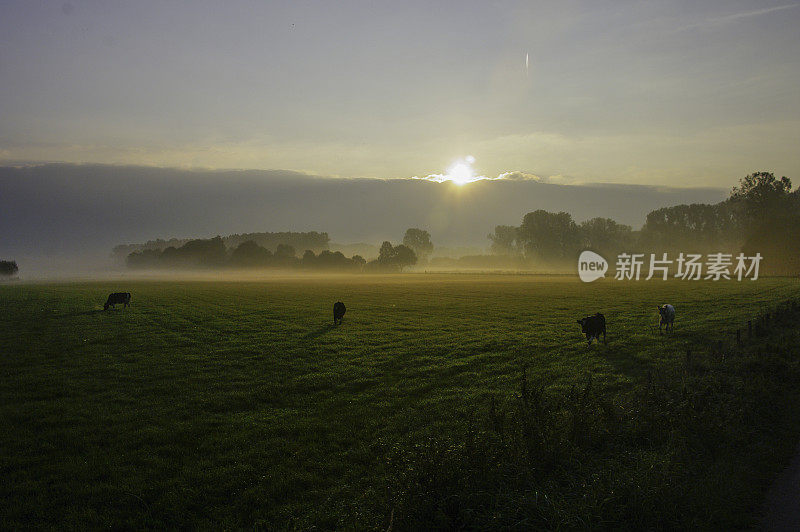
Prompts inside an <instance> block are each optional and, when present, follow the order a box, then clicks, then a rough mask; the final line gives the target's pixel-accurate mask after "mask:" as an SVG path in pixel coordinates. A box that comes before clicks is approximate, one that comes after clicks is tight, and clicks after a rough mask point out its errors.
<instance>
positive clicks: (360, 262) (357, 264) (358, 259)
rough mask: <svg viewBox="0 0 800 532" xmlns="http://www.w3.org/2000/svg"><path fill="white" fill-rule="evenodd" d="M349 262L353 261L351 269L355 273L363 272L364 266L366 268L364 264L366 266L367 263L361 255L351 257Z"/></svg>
mask: <svg viewBox="0 0 800 532" xmlns="http://www.w3.org/2000/svg"><path fill="white" fill-rule="evenodd" d="M350 260H352V261H353V267H354V268H355V269H356V270H357V271H361V270H363V269H364V266H366V264H367V261H366V260H365V259H364V257H362V256H361V255H353V258H352V259H350Z"/></svg>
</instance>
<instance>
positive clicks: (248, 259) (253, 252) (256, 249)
mask: <svg viewBox="0 0 800 532" xmlns="http://www.w3.org/2000/svg"><path fill="white" fill-rule="evenodd" d="M271 262H272V252H270V250H268V249H267V248H264V247H261V246H259V245H258V244H256V243H255V242H253V241H252V240H248V241H246V242H242V243H241V244H239V246H238V247H237V248H236V249H234V250H233V252H232V253H231V258H230V261H229V264H230V265H231V266H233V267H237V268H264V267H267V266H270V263H271Z"/></svg>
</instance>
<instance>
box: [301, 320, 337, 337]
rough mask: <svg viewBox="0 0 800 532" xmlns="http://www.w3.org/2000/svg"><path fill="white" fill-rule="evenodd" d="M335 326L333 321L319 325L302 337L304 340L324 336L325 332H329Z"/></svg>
mask: <svg viewBox="0 0 800 532" xmlns="http://www.w3.org/2000/svg"><path fill="white" fill-rule="evenodd" d="M335 328H336V325H334V324H332V323H329V324H327V325H322V326H321V327H318V328H316V329H314V330H313V331H309V332H307V333H306V334H304V335H303V336H302V339H303V340H313V339H315V338H319V337H320V336H322V335H323V334H325V333H327V332H329V331H332V330H333V329H335Z"/></svg>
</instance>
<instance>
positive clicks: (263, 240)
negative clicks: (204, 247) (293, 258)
mask: <svg viewBox="0 0 800 532" xmlns="http://www.w3.org/2000/svg"><path fill="white" fill-rule="evenodd" d="M220 238H221V239H222V242H223V244H224V245H225V247H227V248H231V249H235V248H236V247H238V246H239V245H240V244H243V243H244V242H248V241H252V242H255V243H256V244H258V245H259V246H261V247H264V248H266V249H268V250H270V251H271V252H275V251H277V248H278V245H280V244H283V245H286V246H291V247H293V248H294V249H304V250H305V249H310V250H312V251H314V252H316V253H319V252H320V251H324V250H326V249H328V248H329V246H330V238H329V237H328V233H318V232H317V231H308V232H295V231H282V232H261V233H242V234H232V235H228V236H223V237H220ZM191 240H193V239H190V238H170V239H168V240H164V239H161V238H159V239H156V240H148V241H147V242H145V243H144V244H121V245H118V246H115V247H114V249H113V250H112V256H113V257H114V258H116V259H122V260H124V259H126V258H127V257H128V256H129V255H130V254H131V253H133V252H135V251H164V250H165V249H167V248H170V247H171V248H176V249H177V248H180V247H182V246H184V245H186V244H187V243H189V242H190V241H191Z"/></svg>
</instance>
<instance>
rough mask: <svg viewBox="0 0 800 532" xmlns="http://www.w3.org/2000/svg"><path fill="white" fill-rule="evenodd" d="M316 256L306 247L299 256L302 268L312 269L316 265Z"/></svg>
mask: <svg viewBox="0 0 800 532" xmlns="http://www.w3.org/2000/svg"><path fill="white" fill-rule="evenodd" d="M316 262H317V256H316V255H314V252H313V251H311V250H310V249H307V250H305V251H304V252H303V256H302V257H301V258H300V264H301V265H302V266H303V268H308V269H312V268H314V266H315V265H316Z"/></svg>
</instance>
